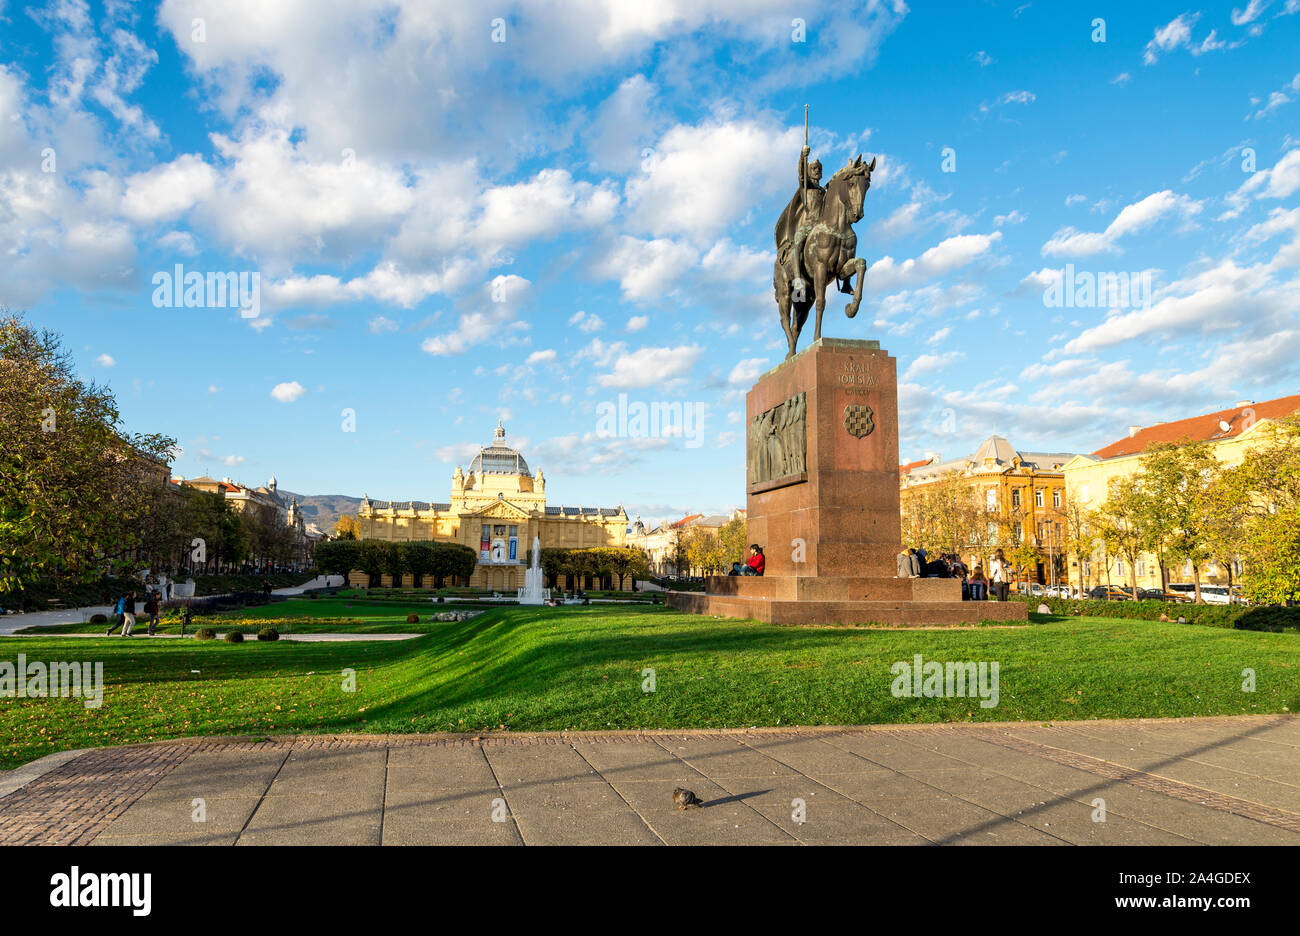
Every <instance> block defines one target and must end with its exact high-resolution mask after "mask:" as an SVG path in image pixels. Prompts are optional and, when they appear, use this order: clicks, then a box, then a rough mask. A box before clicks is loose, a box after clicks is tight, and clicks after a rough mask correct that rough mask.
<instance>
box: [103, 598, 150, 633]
mask: <svg viewBox="0 0 1300 936" xmlns="http://www.w3.org/2000/svg"><path fill="white" fill-rule="evenodd" d="M162 603H163V597H162V593H161V592H156V591H152V592H146V593H145V597H144V613H145V614H147V615H149V636H150V637H152V636H153V635H154V634H155V633H157V631H158V615H159V614H160V613H161V612H162ZM135 605H136V593H135V592H127V593H126V594H125V595H122V596H121V597H120V598H118V599H117V604H116V605H114V606H113V623H112V624H110V625H109V626H108V630H106V631H105V632H104V636H105V637H111V636H113V631H115V630H117V629H119V628H121V630H122V636H123V637H133V636H135V634H134V631H135Z"/></svg>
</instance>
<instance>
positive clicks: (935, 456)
mask: <svg viewBox="0 0 1300 936" xmlns="http://www.w3.org/2000/svg"><path fill="white" fill-rule="evenodd" d="M925 457H926V458H928V459H929V460H930V464H932V465H937V464H939V453H938V452H926V453H925Z"/></svg>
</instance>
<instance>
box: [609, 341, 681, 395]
mask: <svg viewBox="0 0 1300 936" xmlns="http://www.w3.org/2000/svg"><path fill="white" fill-rule="evenodd" d="M702 353H703V349H702V348H700V347H698V346H695V345H683V346H681V347H676V348H641V349H640V350H637V351H633V352H631V353H630V354H629V353H622V354H619V355H618V357H617V358H615V360H614V364H613V369H612V370H611V371H610V372H609V373H608V374H601V375H600V376H599V377H597V378H596V382H597V383H598V384H600V386H602V387H623V388H629V387H652V386H655V385H657V384H662V383H665V382H666V381H669V380H672V379H673V378H675V377H681V376H682V375H684V374H686V373H687V372H689V371H690V369H691V368H692V367H694V366H695V362H696V361H697V360H699V358H700V355H701V354H702Z"/></svg>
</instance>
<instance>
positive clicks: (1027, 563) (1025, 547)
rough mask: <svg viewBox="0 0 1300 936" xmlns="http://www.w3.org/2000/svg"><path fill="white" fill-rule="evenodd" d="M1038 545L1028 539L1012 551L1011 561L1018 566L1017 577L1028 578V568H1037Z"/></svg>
mask: <svg viewBox="0 0 1300 936" xmlns="http://www.w3.org/2000/svg"><path fill="white" fill-rule="evenodd" d="M1039 558H1040V556H1039V552H1038V547H1037V546H1035V545H1033V544H1032V543H1030V542H1029V541H1028V540H1026V541H1024V542H1022V543H1021V544H1020V545H1019V546H1017V547H1016V548H1015V549H1014V550H1012V552H1011V561H1012V562H1013V563H1014V564H1015V567H1016V579H1017V580H1019V579H1022V578H1024V579H1026V580H1027V579H1028V575H1027V573H1026V570H1027V569H1035V570H1036V569H1037V568H1038V561H1039Z"/></svg>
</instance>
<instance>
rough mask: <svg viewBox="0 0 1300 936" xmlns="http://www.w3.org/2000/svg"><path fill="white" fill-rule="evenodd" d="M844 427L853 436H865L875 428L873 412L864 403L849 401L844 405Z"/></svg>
mask: <svg viewBox="0 0 1300 936" xmlns="http://www.w3.org/2000/svg"><path fill="white" fill-rule="evenodd" d="M844 428H845V429H846V430H848V433H849V435H851V436H853V437H854V438H857V439H862V438H865V437H866V436H869V435H871V432H872V430H873V429H875V428H876V422H875V413H873V412H872V411H871V407H870V406H867V404H865V403H850V404H849V405H848V406H846V407H844Z"/></svg>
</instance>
